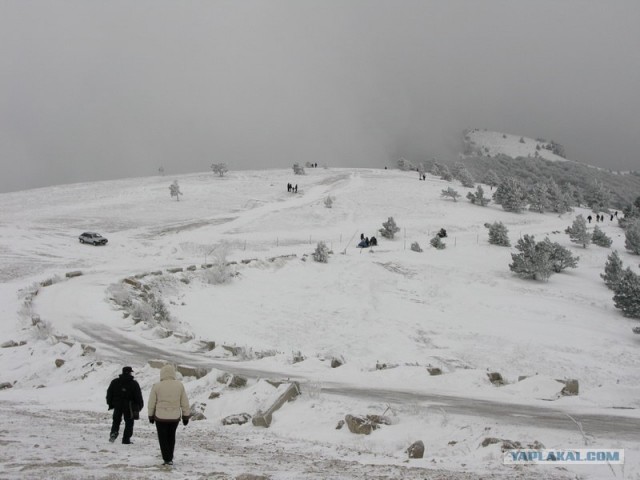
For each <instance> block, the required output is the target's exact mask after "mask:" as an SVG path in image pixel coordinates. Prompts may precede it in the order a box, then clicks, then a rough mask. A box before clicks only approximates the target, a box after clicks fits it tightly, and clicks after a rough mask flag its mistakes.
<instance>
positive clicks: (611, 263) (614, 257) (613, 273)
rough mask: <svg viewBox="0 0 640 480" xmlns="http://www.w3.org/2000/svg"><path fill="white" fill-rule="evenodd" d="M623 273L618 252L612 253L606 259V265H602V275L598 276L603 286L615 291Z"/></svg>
mask: <svg viewBox="0 0 640 480" xmlns="http://www.w3.org/2000/svg"><path fill="white" fill-rule="evenodd" d="M623 273H624V269H623V266H622V260H620V256H619V255H618V252H616V251H614V252H612V253H611V254H609V256H608V257H607V263H605V264H604V273H601V274H600V278H602V280H604V284H605V285H606V286H607V287H608V288H610V289H611V290H615V289H616V286H617V285H618V283H620V279H621V278H622V274H623Z"/></svg>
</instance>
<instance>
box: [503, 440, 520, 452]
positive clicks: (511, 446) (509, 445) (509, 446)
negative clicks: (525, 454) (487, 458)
mask: <svg viewBox="0 0 640 480" xmlns="http://www.w3.org/2000/svg"><path fill="white" fill-rule="evenodd" d="M521 448H522V444H521V443H520V442H514V441H511V440H504V441H503V442H502V447H501V450H502V451H503V452H506V451H507V450H520V449H521Z"/></svg>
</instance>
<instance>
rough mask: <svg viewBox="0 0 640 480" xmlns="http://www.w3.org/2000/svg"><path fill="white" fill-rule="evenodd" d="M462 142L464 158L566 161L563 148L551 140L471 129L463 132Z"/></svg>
mask: <svg viewBox="0 0 640 480" xmlns="http://www.w3.org/2000/svg"><path fill="white" fill-rule="evenodd" d="M463 142H464V154H465V155H466V156H483V157H495V156H498V155H504V156H507V157H510V158H518V157H530V158H540V159H543V160H549V161H552V162H564V161H567V158H566V155H565V152H564V147H563V146H562V145H560V144H559V143H556V142H554V141H553V140H550V141H549V140H544V139H542V138H537V139H533V138H529V137H523V136H521V135H511V134H508V133H502V132H494V131H490V130H481V129H472V130H465V131H464V135H463Z"/></svg>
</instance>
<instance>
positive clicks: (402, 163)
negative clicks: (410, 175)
mask: <svg viewBox="0 0 640 480" xmlns="http://www.w3.org/2000/svg"><path fill="white" fill-rule="evenodd" d="M396 164H397V165H398V169H399V170H402V171H411V170H415V169H416V167H415V165H414V164H413V163H411V162H410V161H409V160H407V159H406V158H399V159H398V161H397V162H396Z"/></svg>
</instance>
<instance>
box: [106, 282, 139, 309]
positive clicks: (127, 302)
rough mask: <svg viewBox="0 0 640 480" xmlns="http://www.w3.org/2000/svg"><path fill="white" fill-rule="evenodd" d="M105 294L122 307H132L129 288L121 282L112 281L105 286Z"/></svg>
mask: <svg viewBox="0 0 640 480" xmlns="http://www.w3.org/2000/svg"><path fill="white" fill-rule="evenodd" d="M107 294H108V295H109V298H110V299H111V300H113V301H114V302H115V303H116V304H117V305H119V306H121V307H122V308H125V309H130V308H131V307H133V298H132V296H131V290H130V289H129V288H128V287H126V286H125V285H123V284H122V283H114V284H113V285H111V286H109V288H107Z"/></svg>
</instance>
